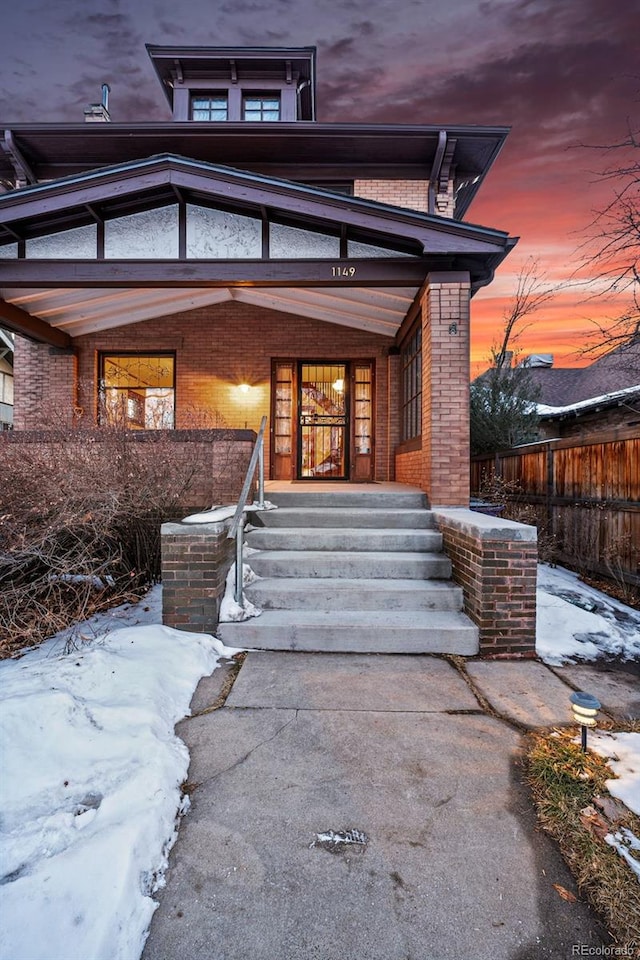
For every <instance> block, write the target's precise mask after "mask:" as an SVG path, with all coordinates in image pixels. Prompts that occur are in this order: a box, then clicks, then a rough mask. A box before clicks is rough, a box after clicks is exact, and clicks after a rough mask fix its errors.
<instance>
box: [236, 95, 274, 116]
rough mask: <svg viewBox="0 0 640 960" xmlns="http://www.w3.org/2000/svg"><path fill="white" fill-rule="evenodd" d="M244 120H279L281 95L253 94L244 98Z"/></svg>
mask: <svg viewBox="0 0 640 960" xmlns="http://www.w3.org/2000/svg"><path fill="white" fill-rule="evenodd" d="M242 119H243V120H258V121H265V120H266V121H268V120H279V119H280V94H279V93H251V94H245V95H244V96H243V98H242Z"/></svg>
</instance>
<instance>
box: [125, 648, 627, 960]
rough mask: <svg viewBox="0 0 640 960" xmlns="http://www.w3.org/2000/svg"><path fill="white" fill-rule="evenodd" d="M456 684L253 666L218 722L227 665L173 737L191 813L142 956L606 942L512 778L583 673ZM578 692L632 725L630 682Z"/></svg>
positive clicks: (481, 950)
mask: <svg viewBox="0 0 640 960" xmlns="http://www.w3.org/2000/svg"><path fill="white" fill-rule="evenodd" d="M463 669H465V670H466V671H467V674H468V676H467V677H465V676H463V675H462V674H461V672H459V671H458V670H457V669H456V667H455V665H454V664H452V663H450V662H448V661H447V660H444V659H440V658H437V657H429V656H412V657H403V656H396V655H388V656H387V655H381V656H375V655H349V654H347V655H344V654H300V653H251V654H249V655H248V657H247V659H246V661H245V663H244V665H243V667H242V668H241V670H240V673H239V675H238V677H237V679H236V681H235V684H234V685H233V688H232V690H231V693H230V694H229V696H228V698H227V700H226V703H225V705H224V706H222V707H221V708H219V709H215V708H216V707H217V706H218V705H219V703H220V700H221V689H222V687H223V686H224V684H225V682H226V680H227V679H228V678H230V673H229V667H225V668H223V669H219V670H217V671H215V672H214V674H213V675H212V677H209V678H205V679H204V680H203V681H202V682H201V684H200V686H199V688H198V690H197V692H196V695H195V697H194V701H193V704H192V711H193V713H194V716H192V717H191V718H189V719H187V720H185V721H183V722H182V723H181V724H180V725H179V727H178V733H179V735H180V736H181V737H182V738H183V739H184V740H185V742H186V743H187V745H188V747H189V749H190V752H191V768H190V772H189V780H190V782H191V784H192V787H193V792H192V796H191V799H192V807H191V810H190V812H189V814H188V815H187V816H186V817H185V819H184V820H183V822H182V825H181V828H180V834H179V838H178V840H177V842H176V845H175V846H174V848H173V851H172V854H171V858H170V869H169V871H168V874H167V885H166V888H165V889H164V890H163V891H161V893H160V895H159V900H160V907H159V909H158V910H157V912H156V914H155V916H154V919H153V923H152V925H151V931H150V935H149V939H148V942H147V946H146V949H145V952H144V955H143V956H144V960H445V958H451V960H503V958H504V960H507V958H509V960H537V958H543V957H545V958H553V960H561V958H565V957H567V958H568V957H572V956H576V955H579V953H578V952H577V947H576V945H585V949H586V948H587V947H591V948H593V947H597V946H599V945H601V944H603V943H608V938H607V935H606V932H604V931H603V930H602V929H601V927H600V925H599V923H598V922H597V920H596V919H595V917H594V916H593V915H592V913H591V912H590V910H589V908H588V907H587V906H586V904H584V903H581V902H580V901H579V900H578V902H576V903H569V902H566V901H565V900H563V899H561V897H560V896H559V895H558V893H557V892H556V890H555V889H554V887H553V884H554V883H557V884H561V885H562V886H564V887H566V888H568V889H569V890H574V891H575V887H574V885H573V882H572V879H571V876H570V874H569V873H568V871H567V869H566V867H565V866H564V864H563V862H562V860H561V858H560V856H559V854H558V852H557V850H556V848H555V846H554V845H553V843H552V842H551V841H550V840H549V839H548V838H547V837H546V836H545V835H544V834H542V833H540V832H538V831H537V830H536V824H535V816H534V813H533V811H532V807H531V803H530V800H529V798H528V795H527V790H526V788H525V787H524V786H523V785H522V776H521V770H520V767H519V758H520V755H521V743H522V733H521V731H522V730H523V729H525V728H527V727H535V726H541V725H548V724H556V723H566V722H568V720H569V717H570V713H569V699H568V698H569V695H570V693H571V686H569V685H568V684H571V685H574V686H585V684H584V676H583V673H582V671H583V669H584V668H581V667H576V668H575V671H576V674H575V677H576V678H577V679H578V681H579V683H576V684H574V676H573V675H572V670H573V669H574V668H570V667H569V668H563V670H562V672H561V676H558V675H557V673H555V672H553V671H552V670H550V669H549V668H547V667H545V666H543V665H542V664H539V663H535V662H527V663H524V662H523V663H518V662H509V663H504V662H502V663H501V662H494V663H489V662H479V661H471V662H466V663H465V664H464V667H463ZM559 672H560V671H559ZM598 676H599V674H598V673H597V671H595V670H594V671H592V673H591V674H590V679H592V680H597V678H598ZM602 676H604V674H603V675H602ZM588 689H590V690H593V691H594V692H595V693H596V694H597V695H598V696H601V694H602V691H603V690H604V691H606V690H609V691H610V692H609V693H606V695H603V702H604V703H605V705H606V704H607V703H608V702H610V703H611V705H612V709H614V710H616V711H617V712H618V714H619V715H625V714H634V713H635V715H638V713H639V712H640V711H639V710H638V707H639V706H640V704H639V703H638V693H637V686H636V685H635V684H633V683H629V684H628V685H626V684H625V682H624V678H622V679H619V680H618V681H616V679H615V677H614V675H613V674H609V675H608V677H607V679H606V682H601V683H600V687H598V686H597V683H591V684H590V686H589V687H588ZM212 708H213V709H212ZM503 718H507V719H503ZM509 718H510V719H509ZM349 831H350V832H351V833H348V832H349ZM341 833H342V839H343V842H338V841H339V840H340V834H341ZM345 833H346V836H345ZM323 834H324V839H323ZM344 841H347V842H344ZM584 955H586V953H585V954H584Z"/></svg>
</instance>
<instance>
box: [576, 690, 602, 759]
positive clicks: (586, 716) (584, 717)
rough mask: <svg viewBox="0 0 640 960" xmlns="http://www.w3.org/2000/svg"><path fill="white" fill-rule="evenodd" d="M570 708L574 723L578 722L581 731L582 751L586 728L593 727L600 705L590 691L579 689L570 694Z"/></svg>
mask: <svg viewBox="0 0 640 960" xmlns="http://www.w3.org/2000/svg"><path fill="white" fill-rule="evenodd" d="M570 699H571V709H572V710H573V716H574V717H575V720H576V723H579V724H580V728H581V731H582V752H583V753H586V751H587V728H588V727H595V725H596V716H597V715H598V710H599V709H600V707H601V704H600V701H599V700H598V699H597V698H596V697H594V696H593V694H592V693H585V692H584V691H583V690H579V691H578V692H577V693H572V694H571V698H570Z"/></svg>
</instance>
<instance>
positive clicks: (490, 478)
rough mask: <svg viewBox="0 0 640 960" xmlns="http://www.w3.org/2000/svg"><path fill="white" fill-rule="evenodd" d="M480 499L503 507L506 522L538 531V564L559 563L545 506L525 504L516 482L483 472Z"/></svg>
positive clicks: (502, 514) (557, 544)
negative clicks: (526, 525)
mask: <svg viewBox="0 0 640 960" xmlns="http://www.w3.org/2000/svg"><path fill="white" fill-rule="evenodd" d="M479 496H480V498H481V499H482V500H486V501H487V503H493V504H499V505H501V506H502V507H503V509H502V512H501V516H503V517H504V518H505V520H514V521H515V522H516V523H526V524H529V525H530V526H532V527H536V529H537V531H538V560H540V562H541V563H549V564H551V566H555V564H556V563H557V561H558V551H559V543H558V539H557V537H556V536H555V534H554V533H553V530H552V529H551V523H550V522H549V520H548V519H547V516H546V510H545V508H544V505H539V506H536V505H535V504H533V503H530V502H529V501H528V500H527V495H526V494H525V492H524V491H523V489H522V485H521V483H520V481H519V480H505V478H504V477H501V476H499V474H497V473H493V472H489V473H488V472H483V474H482V484H481V487H480V491H479Z"/></svg>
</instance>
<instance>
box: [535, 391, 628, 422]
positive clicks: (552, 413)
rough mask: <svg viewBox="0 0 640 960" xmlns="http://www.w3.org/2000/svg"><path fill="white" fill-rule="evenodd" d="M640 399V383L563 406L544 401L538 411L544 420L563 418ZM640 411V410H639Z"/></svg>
mask: <svg viewBox="0 0 640 960" xmlns="http://www.w3.org/2000/svg"><path fill="white" fill-rule="evenodd" d="M636 400H640V384H638V385H637V386H634V387H626V388H625V389H624V390H613V391H612V392H611V393H604V394H602V396H600V397H590V398H589V399H588V400H579V401H578V402H577V403H571V404H567V405H566V406H563V407H551V406H547V405H546V404H544V403H539V404H538V413H539V414H540V417H541V418H542V419H543V420H556V419H558V420H561V419H563V418H564V417H567V416H576V417H579V416H581V415H582V414H586V413H595V412H596V411H598V410H605V409H607V408H609V407H618V406H622V405H626V404H628V403H630V402H635V401H636ZM638 412H639V413H640V410H639V411H638Z"/></svg>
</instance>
